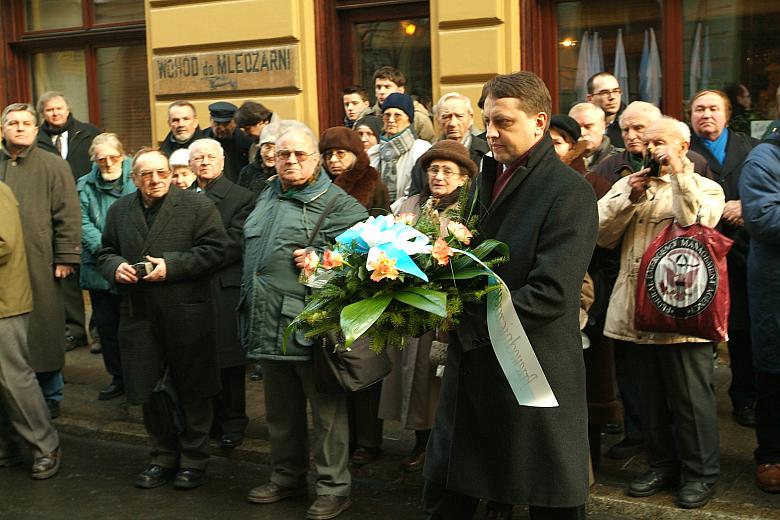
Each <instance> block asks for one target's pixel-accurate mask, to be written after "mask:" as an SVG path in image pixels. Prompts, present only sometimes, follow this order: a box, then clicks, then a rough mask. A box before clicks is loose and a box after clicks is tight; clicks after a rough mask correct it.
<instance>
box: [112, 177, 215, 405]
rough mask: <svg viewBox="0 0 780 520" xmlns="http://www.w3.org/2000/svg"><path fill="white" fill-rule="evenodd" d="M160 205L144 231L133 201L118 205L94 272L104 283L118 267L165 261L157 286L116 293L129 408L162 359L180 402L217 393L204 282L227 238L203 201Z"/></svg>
mask: <svg viewBox="0 0 780 520" xmlns="http://www.w3.org/2000/svg"><path fill="white" fill-rule="evenodd" d="M160 204H162V205H161V206H160V208H159V210H158V212H157V215H156V217H155V219H154V222H153V223H152V226H151V228H149V227H148V226H147V224H146V219H145V218H144V213H143V206H142V204H141V196H140V194H139V193H137V192H136V193H134V194H130V195H125V196H124V197H122V198H121V199H119V200H118V201H117V202H116V203H115V204H114V205H113V206H111V208H110V209H109V210H108V216H107V217H106V226H105V230H104V231H103V247H102V248H101V249H100V251H99V252H98V268H99V269H100V272H101V273H102V274H103V276H104V277H106V278H108V279H111V280H113V279H114V274H115V273H116V269H117V267H119V264H121V263H122V262H127V263H129V264H133V263H136V262H140V261H142V260H143V259H144V257H145V256H146V255H151V256H155V257H161V258H163V259H165V264H166V267H167V271H168V274H167V278H166V280H165V281H163V282H143V281H139V282H138V283H137V284H132V285H120V293H121V295H122V303H121V306H120V317H119V342H120V344H121V345H122V348H121V353H122V369H123V372H124V382H125V391H126V392H127V400H128V401H129V402H130V403H132V404H142V403H145V402H147V401H148V400H149V395H150V393H151V391H152V388H153V387H154V385H155V383H156V382H157V381H158V380H159V379H160V376H161V375H162V371H161V364H160V363H161V361H162V360H163V359H164V360H166V361H167V363H168V366H169V367H170V370H171V376H172V378H173V383H174V386H175V388H176V389H177V390H178V392H179V396H180V398H181V399H182V400H185V401H192V400H198V399H204V398H208V397H211V396H214V395H216V394H217V393H218V392H219V390H220V376H219V365H218V363H217V350H216V343H215V341H214V312H213V307H212V301H211V291H210V278H211V273H212V272H213V271H214V269H215V268H216V267H217V266H218V265H219V264H220V263H221V262H222V260H223V258H224V254H225V245H226V244H227V243H228V238H227V233H225V227H224V226H223V225H222V220H221V219H220V217H219V213H218V212H217V208H216V207H215V206H214V203H213V202H211V201H210V200H208V199H207V198H206V197H203V196H202V195H199V194H197V193H194V192H192V191H185V190H181V189H179V188H177V187H175V186H171V188H170V191H169V192H168V194H167V195H166V196H165V198H164V199H163V200H162V201H161V202H160ZM157 345H162V349H158V347H157Z"/></svg>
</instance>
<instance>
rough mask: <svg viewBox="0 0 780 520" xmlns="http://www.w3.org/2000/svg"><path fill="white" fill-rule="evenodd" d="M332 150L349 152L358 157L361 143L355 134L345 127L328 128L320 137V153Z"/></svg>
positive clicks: (361, 148)
mask: <svg viewBox="0 0 780 520" xmlns="http://www.w3.org/2000/svg"><path fill="white" fill-rule="evenodd" d="M333 149H338V150H349V151H350V152H352V153H354V154H355V155H359V154H360V152H362V151H363V142H362V141H361V140H360V136H359V135H358V134H357V132H353V131H352V130H350V129H349V128H347V127H346V126H336V127H333V128H328V129H327V130H325V131H324V132H322V135H321V136H320V153H325V152H326V151H328V150H333Z"/></svg>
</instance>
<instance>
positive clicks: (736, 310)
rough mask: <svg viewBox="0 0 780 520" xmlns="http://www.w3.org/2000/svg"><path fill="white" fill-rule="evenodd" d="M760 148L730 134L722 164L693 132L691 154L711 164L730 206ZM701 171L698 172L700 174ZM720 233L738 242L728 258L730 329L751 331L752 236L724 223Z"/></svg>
mask: <svg viewBox="0 0 780 520" xmlns="http://www.w3.org/2000/svg"><path fill="white" fill-rule="evenodd" d="M756 144H758V141H757V140H756V139H753V138H752V137H748V136H747V135H745V134H741V133H739V132H732V131H729V135H728V140H727V141H726V160H725V162H724V163H723V164H721V163H720V162H719V161H718V160H717V159H716V158H715V156H714V155H712V152H711V151H710V149H709V148H708V147H707V145H706V144H704V142H703V141H702V140H701V138H700V137H699V136H698V135H696V133H695V132H691V150H693V151H694V152H698V153H699V154H701V156H702V157H704V158H705V159H706V160H707V164H708V165H709V167H710V172H711V174H712V176H711V179H712V180H714V181H715V182H717V183H718V184H720V187H721V188H723V193H725V194H726V202H728V201H730V200H739V177H740V174H741V173H742V163H744V162H745V158H746V157H747V156H748V154H749V153H750V150H752V149H753V147H754V146H755V145H756ZM697 171H698V170H697ZM718 229H719V230H720V231H721V233H723V234H724V235H726V236H727V237H729V238H731V239H732V240H734V245H733V246H732V247H731V249H730V250H729V254H728V257H727V261H728V269H729V296H730V297H731V308H730V311H729V329H731V330H736V329H748V328H749V327H750V318H749V316H748V301H747V256H748V250H749V249H750V235H748V233H747V231H746V230H745V228H744V227H743V226H732V225H731V224H729V223H728V222H726V221H725V220H721V221H720V223H719V224H718Z"/></svg>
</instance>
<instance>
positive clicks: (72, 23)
mask: <svg viewBox="0 0 780 520" xmlns="http://www.w3.org/2000/svg"><path fill="white" fill-rule="evenodd" d="M24 8H25V9H24V12H25V14H26V19H27V30H28V31H42V30H45V29H64V28H67V27H81V26H82V25H84V24H83V21H82V10H81V0H25V2H24Z"/></svg>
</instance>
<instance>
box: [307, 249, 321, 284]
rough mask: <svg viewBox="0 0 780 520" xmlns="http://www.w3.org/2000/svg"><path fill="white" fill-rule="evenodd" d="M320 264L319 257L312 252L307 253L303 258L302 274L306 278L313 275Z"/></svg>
mask: <svg viewBox="0 0 780 520" xmlns="http://www.w3.org/2000/svg"><path fill="white" fill-rule="evenodd" d="M319 264H320V257H319V256H317V253H315V252H314V251H309V252H308V253H306V256H305V257H303V274H304V275H305V276H306V277H307V278H308V277H310V276H312V275H313V274H314V271H316V269H317V266H318V265H319Z"/></svg>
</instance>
